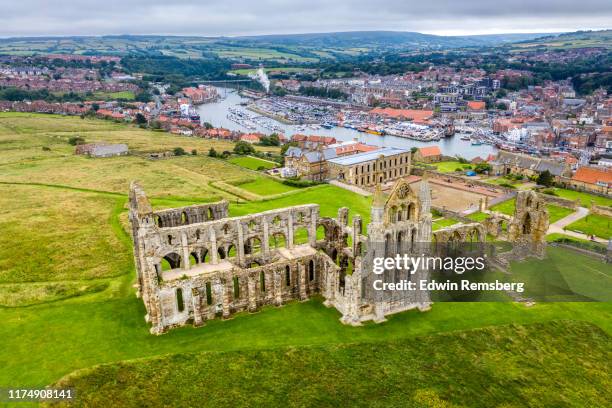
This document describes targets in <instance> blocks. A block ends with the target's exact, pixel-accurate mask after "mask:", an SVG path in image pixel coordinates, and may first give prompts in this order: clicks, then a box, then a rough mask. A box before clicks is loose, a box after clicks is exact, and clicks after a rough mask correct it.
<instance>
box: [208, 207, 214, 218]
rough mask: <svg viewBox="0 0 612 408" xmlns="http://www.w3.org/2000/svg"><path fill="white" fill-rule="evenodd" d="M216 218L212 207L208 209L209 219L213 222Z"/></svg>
mask: <svg viewBox="0 0 612 408" xmlns="http://www.w3.org/2000/svg"><path fill="white" fill-rule="evenodd" d="M213 218H214V215H213V210H212V208H211V207H208V219H209V220H212V219H213Z"/></svg>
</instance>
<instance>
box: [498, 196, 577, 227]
mask: <svg viewBox="0 0 612 408" xmlns="http://www.w3.org/2000/svg"><path fill="white" fill-rule="evenodd" d="M515 207H516V199H514V198H513V199H511V200H508V201H504V202H503V203H500V204H497V205H494V206H493V207H491V208H490V209H491V211H499V212H501V213H502V214H506V215H514V209H515ZM546 208H547V209H548V220H549V222H550V223H551V224H552V223H554V222H557V221H559V220H560V219H562V218H565V217H567V216H568V215H570V214H571V213H573V212H574V211H572V210H570V209H569V208H565V207H560V206H558V205H553V204H547V205H546Z"/></svg>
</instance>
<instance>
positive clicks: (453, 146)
mask: <svg viewBox="0 0 612 408" xmlns="http://www.w3.org/2000/svg"><path fill="white" fill-rule="evenodd" d="M218 91H219V94H220V95H223V96H225V97H224V98H222V99H220V100H219V101H217V102H214V103H207V104H203V105H199V106H198V107H197V111H198V113H199V115H200V118H201V120H202V121H203V122H209V123H211V124H212V125H213V126H215V127H223V128H226V129H230V130H237V131H241V132H253V130H249V129H247V128H245V127H243V126H241V125H239V124H238V123H236V122H232V121H231V120H229V119H227V117H226V116H227V114H228V109H229V108H230V107H233V108H240V109H244V110H246V108H245V107H242V106H239V104H240V103H249V102H250V99H247V98H243V97H241V96H240V95H238V94H237V93H236V92H235V91H233V90H226V89H223V88H219V89H218ZM248 112H249V113H250V114H254V113H253V112H250V111H248ZM270 121H273V120H272V119H270ZM273 122H274V124H276V125H277V126H279V127H281V128H282V129H283V133H284V135H285V136H286V137H287V138H289V137H290V136H291V135H293V134H295V133H301V134H308V135H320V136H332V137H335V138H336V140H342V141H347V140H355V139H356V140H359V141H360V142H363V143H367V144H369V145H374V146H380V147H398V148H403V149H410V148H411V147H423V146H434V145H438V146H440V150H441V151H442V154H444V155H447V156H456V155H459V156H461V157H465V158H466V159H473V158H474V157H477V156H480V157H482V158H483V159H486V157H487V156H488V155H489V154H495V153H497V149H496V148H495V147H494V146H490V145H481V146H472V145H471V144H470V142H469V141H465V140H460V138H459V137H460V136H459V135H455V136H452V137H448V138H444V139H442V140H439V141H437V142H420V141H417V140H411V139H404V138H401V137H397V136H391V135H385V136H378V135H372V134H369V133H362V132H358V131H356V130H353V129H346V128H341V127H334V128H332V129H325V128H320V129H316V130H314V129H309V128H307V129H306V130H301V131H300V130H297V127H298V126H297V125H286V124H284V123H279V122H276V121H273ZM256 131H257V132H261V133H264V134H270V133H272V131H271V130H270V129H266V128H264V127H261V126H259V125H258V126H257V129H256Z"/></svg>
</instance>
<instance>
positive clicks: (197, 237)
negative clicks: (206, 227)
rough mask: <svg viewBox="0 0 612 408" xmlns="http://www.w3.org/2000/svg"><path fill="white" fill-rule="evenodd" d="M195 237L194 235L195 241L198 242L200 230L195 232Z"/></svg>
mask: <svg viewBox="0 0 612 408" xmlns="http://www.w3.org/2000/svg"><path fill="white" fill-rule="evenodd" d="M195 235H196V239H197V240H198V241H199V240H200V230H199V229H197V230H196V234H195Z"/></svg>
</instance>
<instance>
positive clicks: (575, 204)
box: [541, 194, 580, 210]
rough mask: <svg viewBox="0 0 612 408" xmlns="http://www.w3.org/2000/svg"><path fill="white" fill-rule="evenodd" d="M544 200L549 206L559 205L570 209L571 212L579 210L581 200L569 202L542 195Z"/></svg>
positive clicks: (565, 199) (564, 199)
mask: <svg viewBox="0 0 612 408" xmlns="http://www.w3.org/2000/svg"><path fill="white" fill-rule="evenodd" d="M541 197H542V199H544V201H546V202H547V203H548V204H553V205H558V206H559V207H563V208H569V209H571V210H577V209H578V207H580V200H579V199H576V200H568V199H567V198H561V197H557V196H553V195H550V194H541Z"/></svg>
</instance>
